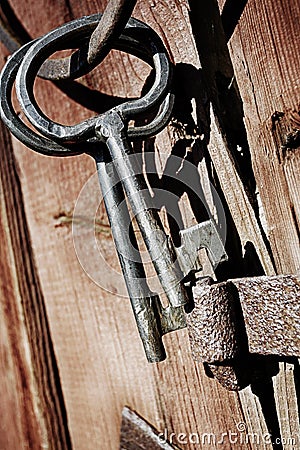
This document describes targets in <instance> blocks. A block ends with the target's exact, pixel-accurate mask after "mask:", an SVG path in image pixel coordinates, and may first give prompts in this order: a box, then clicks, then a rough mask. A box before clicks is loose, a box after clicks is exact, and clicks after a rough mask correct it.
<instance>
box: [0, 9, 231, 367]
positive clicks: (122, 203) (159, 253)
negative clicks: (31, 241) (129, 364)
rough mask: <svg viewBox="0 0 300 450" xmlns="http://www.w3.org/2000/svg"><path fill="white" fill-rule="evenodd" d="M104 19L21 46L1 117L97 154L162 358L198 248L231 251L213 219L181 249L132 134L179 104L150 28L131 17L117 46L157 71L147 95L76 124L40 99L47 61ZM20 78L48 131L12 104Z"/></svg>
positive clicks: (154, 125) (56, 144) (125, 258)
mask: <svg viewBox="0 0 300 450" xmlns="http://www.w3.org/2000/svg"><path fill="white" fill-rule="evenodd" d="M99 19H100V15H99V14H98V15H93V16H88V17H83V18H82V19H77V20H75V21H72V22H70V23H67V24H65V25H63V26H61V27H59V28H57V29H55V30H53V31H51V32H50V33H48V34H46V35H45V36H43V37H41V38H39V39H37V40H35V41H33V42H32V43H29V44H27V45H26V46H24V47H22V48H21V49H20V50H18V51H17V52H16V53H15V54H14V55H13V56H12V57H11V58H10V59H9V61H8V62H7V64H6V66H5V68H4V69H3V71H2V74H1V79H0V90H1V116H2V119H3V120H4V122H5V123H6V124H7V125H8V127H9V128H10V129H11V131H12V133H13V134H14V135H15V136H16V137H17V138H18V139H20V140H21V141H22V142H23V143H24V144H25V145H27V146H28V147H30V148H32V149H33V150H36V151H38V152H40V153H43V154H47V155H52V156H70V155H76V154H80V153H83V152H85V153H88V154H89V155H91V156H92V157H93V158H94V159H95V161H96V165H97V171H98V176H99V182H100V186H101V190H102V195H103V199H104V203H105V207H106V211H107V214H108V218H109V221H110V226H111V230H112V234H113V238H114V242H115V246H116V250H117V253H118V257H119V260H120V265H121V268H122V272H123V276H124V279H125V282H126V286H127V290H128V294H129V297H130V300H131V304H132V308H133V312H134V315H135V319H136V322H137V326H138V330H139V333H140V336H141V339H142V342H143V345H144V349H145V352H146V355H147V359H148V361H150V362H157V361H162V360H163V359H165V357H166V355H165V350H164V346H163V343H162V336H163V335H164V334H166V333H168V332H170V331H174V330H176V329H180V328H183V327H185V326H186V322H185V312H184V305H186V304H187V303H188V301H189V295H188V291H187V287H186V285H185V283H184V281H185V280H186V279H187V277H188V275H189V274H190V272H192V271H199V270H201V264H200V262H199V259H198V256H197V251H198V250H199V249H200V248H202V247H206V248H207V249H208V250H209V255H210V259H211V261H212V264H213V265H216V264H218V263H219V262H220V261H222V260H224V259H226V253H225V250H224V246H223V243H222V240H221V238H220V236H219V234H218V232H217V230H216V228H215V226H214V224H213V222H212V220H208V221H206V222H204V223H201V224H198V225H196V226H194V227H192V228H191V229H187V230H184V231H182V232H181V238H182V245H181V247H179V248H175V246H174V244H173V242H172V240H171V238H170V237H169V236H167V235H166V233H165V230H164V228H163V225H162V223H161V220H160V217H159V214H158V212H157V211H156V210H155V208H154V206H153V205H152V200H151V195H150V193H149V190H148V189H147V186H146V183H145V179H144V177H143V175H141V174H140V172H139V170H138V165H139V161H138V159H137V157H136V155H135V154H134V152H133V148H132V145H131V140H133V139H136V138H139V139H146V138H147V137H149V136H153V135H155V134H157V133H158V132H159V131H160V130H161V129H162V128H164V127H165V126H166V124H167V123H168V120H169V117H170V113H171V109H172V104H173V94H172V93H171V91H170V80H171V66H170V63H169V59H168V55H167V52H166V50H165V48H164V46H163V44H162V42H161V40H160V38H159V37H158V36H157V34H156V33H155V32H154V31H153V30H152V29H151V28H150V27H148V26H147V25H145V24H144V23H142V22H139V21H137V20H135V19H130V20H129V22H128V24H127V26H126V28H125V30H124V32H123V34H122V35H121V36H120V38H119V39H118V41H117V43H116V48H118V49H121V50H123V51H126V52H128V53H131V54H134V55H135V56H138V57H139V58H141V59H143V60H144V61H146V62H147V63H149V64H150V65H151V66H152V67H153V69H154V71H155V79H154V83H153V85H152V87H151V88H150V90H149V91H148V92H147V94H146V95H144V96H143V97H142V98H139V99H136V100H130V101H127V102H125V103H122V104H121V105H118V106H116V107H114V108H112V109H111V110H109V111H108V112H106V113H104V114H101V115H100V116H97V117H93V118H91V119H88V120H85V121H83V122H81V123H79V124H77V125H74V126H65V125H61V124H59V123H56V122H53V121H52V120H50V119H49V118H48V117H47V116H46V115H45V114H44V113H43V112H42V111H41V110H40V109H39V107H38V106H37V103H36V101H35V98H34V94H33V85H34V80H35V77H36V75H37V73H38V70H39V68H40V67H41V65H42V64H43V62H44V61H45V60H46V59H47V58H49V57H50V56H51V55H52V54H53V53H55V52H56V51H58V50H63V49H67V48H69V47H73V48H78V47H79V48H80V45H83V43H84V42H86V40H87V39H88V38H89V36H90V35H91V33H92V31H93V30H94V29H95V27H96V26H97V24H98V22H99ZM15 79H16V91H17V96H18V100H19V103H20V106H21V108H22V110H23V111H24V113H25V115H26V117H27V119H28V120H29V121H30V122H31V124H32V125H33V126H34V128H35V129H36V130H37V131H38V132H39V133H40V134H37V133H36V132H35V131H33V130H31V129H30V128H28V127H27V125H26V124H25V123H24V122H22V121H21V119H20V118H19V117H18V115H17V114H16V112H15V111H14V109H13V107H12V103H11V91H12V87H13V83H14V80H15ZM155 112H156V116H155V118H154V119H153V120H152V121H150V122H149V123H148V124H147V125H144V126H140V127H129V126H128V124H129V122H130V121H131V120H135V119H139V118H141V117H142V118H144V117H149V114H150V113H151V114H153V113H155ZM126 202H127V203H126ZM126 205H128V207H129V209H130V210H131V212H132V214H133V216H134V217H135V220H136V222H137V224H138V226H139V229H140V232H141V235H142V238H143V240H144V243H145V245H146V248H147V250H148V253H149V255H150V258H151V261H152V263H153V266H154V268H155V271H156V273H157V276H158V279H159V281H160V284H161V286H162V288H163V291H164V292H165V294H166V296H167V298H168V306H167V307H163V306H162V304H161V302H160V299H159V296H158V295H157V294H156V293H153V292H151V289H150V288H149V286H148V283H147V278H146V274H145V270H144V266H143V263H142V260H141V256H140V254H139V252H138V250H137V248H138V247H137V243H136V239H135V237H132V236H131V238H130V236H129V228H130V223H131V218H130V212H129V209H128V208H127V207H126Z"/></svg>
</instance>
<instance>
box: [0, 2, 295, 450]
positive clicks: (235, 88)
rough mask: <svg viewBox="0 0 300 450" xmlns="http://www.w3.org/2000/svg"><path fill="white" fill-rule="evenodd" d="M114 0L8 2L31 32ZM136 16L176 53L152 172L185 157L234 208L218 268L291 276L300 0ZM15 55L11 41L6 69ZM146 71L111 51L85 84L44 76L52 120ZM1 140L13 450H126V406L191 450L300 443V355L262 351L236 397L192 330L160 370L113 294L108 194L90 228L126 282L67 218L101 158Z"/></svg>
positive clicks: (5, 398)
mask: <svg viewBox="0 0 300 450" xmlns="http://www.w3.org/2000/svg"><path fill="white" fill-rule="evenodd" d="M105 5H106V2H105V1H100V0H98V1H89V2H88V1H81V2H80V1H77V0H70V1H59V0H52V1H47V0H40V1H39V2H37V0H30V1H28V2H21V1H19V0H11V1H10V6H11V8H12V9H13V11H14V13H15V15H16V17H17V18H18V19H19V21H20V22H21V23H22V25H23V27H24V28H25V29H26V30H27V32H28V33H29V34H30V36H31V37H32V38H34V37H37V36H40V35H41V34H44V33H46V32H48V31H49V30H50V29H52V28H54V27H56V26H58V25H60V24H62V23H64V22H66V21H68V20H71V19H73V18H78V17H81V16H83V15H88V14H92V13H95V12H98V11H102V10H103V9H104V7H105ZM134 17H136V18H138V19H140V20H143V21H145V22H146V23H147V24H149V25H150V26H151V27H153V28H154V29H155V30H156V32H157V33H158V34H159V35H160V36H161V38H162V39H163V41H164V43H165V45H166V46H167V48H168V51H169V52H170V56H171V59H172V61H173V62H174V63H175V75H174V77H175V86H176V104H175V109H174V118H173V120H172V122H171V124H170V125H169V126H168V127H167V129H166V130H164V131H163V132H162V133H161V134H160V135H159V136H158V137H157V138H155V140H152V141H151V143H150V144H148V145H149V148H154V149H155V151H156V154H157V164H158V171H159V170H163V169H164V167H165V165H166V164H167V160H168V158H169V156H170V155H171V154H174V153H176V155H177V156H179V157H181V158H182V161H183V163H184V162H185V161H188V162H190V163H192V164H193V165H194V166H195V167H196V168H197V169H198V170H199V174H200V178H201V181H202V186H204V191H205V193H206V195H207V197H208V200H210V201H211V205H212V208H213V206H214V205H213V197H212V194H211V191H210V189H209V186H210V184H209V183H210V182H211V183H213V184H214V186H215V188H216V189H217V191H218V194H219V196H220V198H221V200H222V203H223V206H224V209H225V211H226V216H227V227H228V228H227V251H228V254H229V262H228V263H227V264H225V265H224V266H223V268H220V270H219V271H218V272H217V276H218V277H219V279H225V278H233V277H238V276H239V277H241V276H249V275H262V274H274V273H295V272H296V271H297V270H299V261H300V252H299V240H298V239H299V161H300V160H299V128H300V118H299V107H300V100H299V97H300V95H299V90H300V79H299V77H300V75H299V74H300V70H299V69H300V68H299V58H298V55H299V37H300V36H299V33H300V31H299V30H300V26H299V20H300V11H299V2H298V1H297V0H281V1H279V0H273V1H272V2H271V0H266V1H264V2H259V1H258V0H248V1H246V0H245V1H244V2H235V1H234V0H219V3H218V2H217V1H216V0H212V1H210V2H199V1H194V0H191V1H189V2H188V1H187V0H181V1H178V0H177V1H175V0H172V1H170V2H163V1H161V2H159V1H155V0H153V1H152V0H149V1H148V0H147V1H145V0H141V1H138V2H137V6H136V8H135V10H134ZM7 56H8V52H7V49H6V48H5V46H4V45H1V61H2V63H1V64H2V66H3V65H4V63H5V60H6V58H7ZM148 74H149V69H148V68H147V67H146V65H145V64H144V63H142V62H140V61H139V60H137V59H135V58H132V57H129V56H128V55H124V54H120V53H118V52H112V53H111V54H110V55H109V56H108V57H107V58H106V59H105V61H104V62H103V64H102V65H101V67H100V68H99V70H98V69H96V70H95V71H93V72H92V73H90V74H88V75H87V76H85V77H84V78H83V79H81V80H80V83H81V84H80V86H79V85H77V84H75V83H74V82H69V83H66V84H65V86H63V87H61V88H58V87H57V86H55V85H54V84H52V83H50V82H46V81H43V80H38V81H37V83H36V95H37V98H38V101H39V104H40V106H41V108H42V109H43V110H45V111H46V112H47V114H49V115H50V117H51V118H53V119H55V120H56V121H58V122H62V123H68V124H71V123H75V122H78V121H79V120H82V119H83V118H86V117H88V116H90V115H93V114H95V112H99V111H102V110H105V109H107V108H108V107H110V106H111V104H112V102H114V101H115V99H114V98H115V97H128V96H129V97H130V96H136V95H140V92H141V90H142V88H143V86H144V84H145V80H146V79H147V76H148ZM99 91H100V92H102V93H103V95H100V94H98V92H99ZM297 130H298V131H297ZM149 148H148V147H147V149H148V150H149ZM0 151H1V158H0V183H1V190H0V204H1V217H0V236H1V246H0V254H1V281H0V300H1V303H0V308H1V347H0V348H1V360H0V370H1V384H0V389H1V400H2V401H1V406H0V410H1V432H0V448H1V449H2V448H3V449H5V450H14V449H18V450H21V449H27V448H30V449H32V450H33V449H41V448H51V449H52V448H53V449H59V448H61V449H69V448H74V449H78V450H83V449H84V450H95V449H101V450H102V449H103V450H106V449H107V450H109V449H112V450H113V449H117V448H119V439H120V424H121V412H122V408H123V407H124V406H125V405H128V406H130V407H131V408H132V409H135V410H136V411H138V412H139V414H141V415H142V416H143V417H144V418H145V419H146V420H147V421H149V422H150V423H151V424H153V426H155V427H156V428H157V430H159V431H161V432H163V433H166V434H167V436H168V437H169V438H170V436H171V434H172V433H173V436H172V441H173V443H174V444H176V445H177V446H178V447H180V448H187V449H198V448H228V449H229V448H237V449H239V448H241V449H256V448H259V449H262V448H265V449H271V448H272V444H271V443H270V441H273V443H274V448H284V449H292V448H297V446H299V414H298V372H299V367H298V363H297V361H295V362H294V363H290V362H289V363H287V362H284V361H281V362H276V367H275V370H273V369H274V366H273V365H270V364H269V362H268V361H265V360H263V361H262V363H261V364H262V368H263V370H262V372H264V376H263V377H262V378H261V379H260V380H259V381H258V382H257V383H256V384H255V385H252V386H248V387H247V388H245V389H244V390H242V391H241V392H239V393H236V392H229V391H226V390H225V389H224V388H223V387H221V386H220V385H219V384H218V383H217V382H216V381H215V380H213V379H210V378H208V377H207V376H206V374H205V371H204V369H203V367H202V366H201V365H200V364H196V363H194V362H193V360H192V358H191V352H190V347H189V342H188V336H187V331H186V330H181V331H178V332H176V333H171V334H169V335H167V336H166V337H165V339H164V342H165V345H166V348H167V353H168V359H167V360H166V361H164V362H162V363H159V364H148V363H147V362H146V360H145V357H144V353H143V349H142V344H141V342H140V340H139V337H138V333H137V330H136V326H135V323H134V319H133V315H132V311H131V307H130V303H129V301H128V300H127V299H125V298H124V297H120V296H118V290H120V289H122V280H121V277H120V269H119V267H118V263H117V257H116V254H115V252H114V246H113V241H112V237H111V235H110V232H109V228H108V223H107V219H106V215H105V213H104V210H103V206H100V209H99V211H98V216H97V220H98V222H97V229H96V233H98V235H97V236H98V239H99V242H101V245H102V246H103V247H102V248H103V252H104V254H105V257H106V263H107V264H109V265H110V266H111V267H112V268H113V270H116V278H115V280H114V279H113V278H111V279H110V280H108V282H107V284H106V288H107V289H106V290H104V289H101V288H99V286H97V284H96V283H95V282H94V281H93V280H92V279H91V278H90V277H89V276H88V275H87V273H86V272H85V271H84V270H83V268H82V267H81V265H80V263H79V261H78V259H77V257H76V252H75V249H74V243H73V235H72V212H73V210H74V207H75V204H76V201H77V199H78V196H79V194H80V192H81V189H82V187H83V186H84V185H85V183H86V182H87V181H88V180H89V179H90V178H91V177H92V175H93V174H94V173H95V167H94V164H93V161H92V160H91V158H90V157H88V156H87V155H81V156H77V157H70V158H62V159H60V158H54V157H53V158H52V157H46V156H42V155H39V154H37V153H34V152H32V151H30V150H28V149H26V148H25V147H24V146H23V145H22V144H20V143H19V142H18V141H16V140H15V139H12V138H11V137H10V135H9V133H8V132H7V130H6V129H5V127H4V125H2V124H1V146H0ZM198 207H199V209H197V205H194V204H192V206H191V201H190V199H188V197H187V196H186V195H183V197H182V202H181V210H182V220H183V222H184V223H185V225H190V224H192V223H194V221H195V217H196V219H197V220H200V219H201V214H202V212H201V208H200V206H199V205H198ZM84 225H85V224H84V219H83V223H82V230H83V235H82V236H83V237H82V239H84ZM84 248H85V250H84V251H85V252H86V257H87V258H89V255H90V253H89V252H90V249H89V247H88V244H87V245H86V247H84ZM207 270H208V271H209V268H208V269H207ZM103 276H104V277H105V267H104V266H103ZM96 281H97V280H96ZM272 364H273V363H272ZM270 367H271V368H272V370H270ZM230 433H233V434H232V435H231V440H230V438H229V434H230ZM234 433H237V435H238V439H239V440H238V442H235V441H234V439H235V434H234ZM269 434H270V435H271V436H272V438H271V439H269V438H268V436H269ZM207 435H211V436H213V437H211V438H210V441H208V437H207ZM222 436H223V437H222ZM222 439H223V440H222ZM276 439H277V441H276ZM292 439H295V441H294V440H292ZM297 439H298V440H297Z"/></svg>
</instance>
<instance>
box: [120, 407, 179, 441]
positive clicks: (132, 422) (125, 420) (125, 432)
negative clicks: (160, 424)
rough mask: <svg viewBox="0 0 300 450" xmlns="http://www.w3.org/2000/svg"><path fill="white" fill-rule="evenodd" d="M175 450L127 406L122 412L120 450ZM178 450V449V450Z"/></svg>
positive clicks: (160, 434)
mask: <svg viewBox="0 0 300 450" xmlns="http://www.w3.org/2000/svg"><path fill="white" fill-rule="evenodd" d="M145 449H149V450H150V449H151V450H161V449H163V450H176V449H177V447H175V446H173V445H171V444H170V443H169V442H167V441H166V440H165V439H164V436H162V433H159V432H158V431H157V430H156V429H155V428H154V427H153V426H152V425H150V424H149V423H148V422H146V421H145V419H143V418H142V417H141V416H140V415H138V414H137V413H136V412H134V411H132V410H131V409H130V408H128V407H127V406H125V407H124V409H123V411H122V424H121V438H120V450H145ZM178 450H179V449H178Z"/></svg>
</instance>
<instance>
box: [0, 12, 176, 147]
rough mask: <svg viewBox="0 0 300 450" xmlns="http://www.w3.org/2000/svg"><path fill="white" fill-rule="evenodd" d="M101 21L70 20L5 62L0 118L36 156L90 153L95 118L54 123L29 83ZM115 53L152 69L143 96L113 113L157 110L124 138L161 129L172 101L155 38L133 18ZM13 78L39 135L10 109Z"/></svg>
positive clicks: (0, 79) (0, 83)
mask: <svg viewBox="0 0 300 450" xmlns="http://www.w3.org/2000/svg"><path fill="white" fill-rule="evenodd" d="M100 17H101V15H100V14H95V15H93V16H87V17H83V18H81V19H77V20H74V21H72V22H69V23H67V24H65V25H63V26H61V27H59V28H56V29H55V30H53V31H51V32H50V33H48V34H46V35H45V36H43V37H42V38H39V39H36V40H35V41H33V42H31V43H29V44H26V45H25V46H23V47H22V48H21V49H20V50H18V51H17V52H16V53H15V54H14V55H13V56H12V57H11V58H10V59H9V61H8V62H7V64H6V66H5V67H4V69H3V71H2V74H1V77H0V93H1V107H0V109H1V111H0V112H1V116H2V119H3V120H4V122H5V123H6V124H7V125H8V127H9V128H10V129H11V131H12V133H13V134H14V135H15V136H16V137H17V138H18V139H20V140H21V141H22V142H23V143H24V144H25V145H27V146H28V147H30V148H32V149H34V150H36V151H38V152H40V153H43V154H48V155H53V156H64V155H65V156H67V155H73V154H78V153H83V152H92V151H93V148H94V146H95V124H96V122H97V120H98V119H99V116H96V117H93V118H91V119H88V120H85V121H83V122H81V123H79V124H77V125H74V126H64V125H61V124H58V123H56V122H53V121H51V120H50V119H49V118H48V117H46V116H45V115H44V114H43V112H42V111H41V110H40V109H39V107H38V106H37V104H36V101H35V99H34V95H33V84H34V80H35V77H36V75H37V72H38V70H39V67H40V66H41V65H42V64H43V62H44V61H45V60H46V59H47V58H48V57H49V56H50V55H51V54H52V53H54V52H56V51H57V50H62V49H66V48H68V47H70V46H71V47H73V46H75V47H80V45H81V44H82V43H84V42H86V39H88V38H89V36H90V34H91V33H92V32H93V30H94V29H95V27H96V26H97V24H98V22H99V19H100ZM115 48H117V49H119V50H123V51H126V52H128V53H131V54H134V55H135V56H137V57H139V58H141V59H143V60H144V61H146V62H147V63H149V64H151V65H152V66H153V67H154V69H155V75H156V76H155V81H154V84H153V86H152V87H151V89H150V90H149V91H148V93H147V94H146V95H145V96H144V97H142V98H140V99H137V100H130V101H128V102H125V103H123V104H121V105H119V106H117V107H115V108H114V109H115V110H117V111H118V112H119V113H120V114H121V116H122V117H123V118H124V119H125V120H128V121H129V120H130V119H134V118H136V117H140V116H141V115H146V114H147V113H149V112H150V111H152V110H153V109H155V108H157V107H158V106H159V105H161V107H160V109H159V112H158V115H157V117H156V118H155V119H154V120H153V121H152V122H151V123H150V124H147V125H145V126H142V127H131V128H129V129H128V136H129V138H132V139H133V138H136V137H140V138H146V137H148V136H150V135H153V134H155V133H157V132H158V131H160V129H162V128H163V127H164V126H165V124H166V122H167V120H168V119H169V115H170V110H171V107H172V100H173V96H172V94H169V92H168V91H169V87H170V76H171V71H170V63H169V60H168V56H167V52H166V50H165V48H164V46H163V44H162V42H161V40H160V38H159V37H158V35H157V34H156V33H155V32H154V31H153V30H152V29H151V28H150V27H148V26H147V25H145V24H144V23H142V22H140V21H138V20H135V19H130V21H129V22H128V24H127V26H126V28H125V30H124V32H123V34H122V35H121V36H120V38H119V39H118V41H117V42H116V46H115ZM16 74H17V81H16V89H17V94H18V99H19V102H20V105H21V107H22V109H23V111H24V113H25V115H26V116H27V118H28V119H29V121H30V122H31V123H32V124H33V125H34V127H35V128H36V129H37V130H38V131H40V133H41V134H42V135H43V136H40V135H39V134H37V133H35V132H34V131H32V130H31V129H30V128H28V127H27V126H26V125H25V124H24V123H23V122H22V121H21V119H20V118H19V117H18V116H17V114H16V113H15V111H14V109H13V107H12V104H11V91H12V87H13V83H14V80H15V78H16ZM44 136H45V137H44Z"/></svg>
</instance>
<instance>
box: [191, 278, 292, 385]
mask: <svg viewBox="0 0 300 450" xmlns="http://www.w3.org/2000/svg"><path fill="white" fill-rule="evenodd" d="M194 301H195V308H194V309H193V311H192V312H191V313H190V314H188V315H187V324H188V330H189V337H190V343H191V350H192V355H193V358H194V359H195V360H196V361H200V362H203V363H205V364H206V365H207V368H208V369H209V373H210V374H211V375H213V376H214V377H216V378H217V379H218V381H219V382H220V383H221V384H222V385H223V386H225V387H226V388H227V389H231V390H238V389H241V388H243V387H244V386H245V385H247V384H249V383H250V382H251V370H249V364H248V363H249V361H250V360H251V356H252V355H269V356H271V355H274V356H279V357H299V356H300V282H299V276H298V275H279V276H263V277H251V278H240V279H235V280H228V281H226V282H222V283H214V281H213V280H212V279H211V278H209V277H207V278H205V279H202V280H201V281H199V282H198V283H197V285H196V286H195V288H194Z"/></svg>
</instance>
